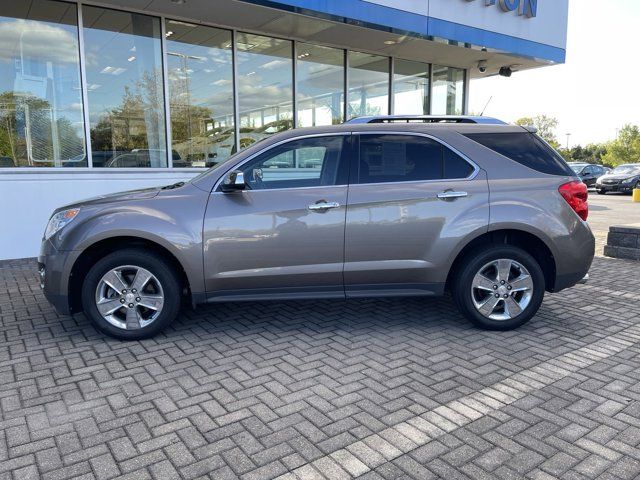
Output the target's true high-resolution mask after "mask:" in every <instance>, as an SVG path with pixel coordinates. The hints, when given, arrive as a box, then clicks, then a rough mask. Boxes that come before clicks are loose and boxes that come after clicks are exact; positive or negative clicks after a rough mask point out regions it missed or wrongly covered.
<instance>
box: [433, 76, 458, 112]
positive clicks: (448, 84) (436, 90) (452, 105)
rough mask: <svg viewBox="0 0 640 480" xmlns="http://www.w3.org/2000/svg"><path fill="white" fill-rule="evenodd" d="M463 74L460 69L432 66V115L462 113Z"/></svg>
mask: <svg viewBox="0 0 640 480" xmlns="http://www.w3.org/2000/svg"><path fill="white" fill-rule="evenodd" d="M464 77H465V72H464V70H463V69H461V68H452V67H439V66H437V65H434V66H433V92H432V95H433V100H432V105H431V113H432V114H433V115H462V114H463V113H464V82H465V79H464Z"/></svg>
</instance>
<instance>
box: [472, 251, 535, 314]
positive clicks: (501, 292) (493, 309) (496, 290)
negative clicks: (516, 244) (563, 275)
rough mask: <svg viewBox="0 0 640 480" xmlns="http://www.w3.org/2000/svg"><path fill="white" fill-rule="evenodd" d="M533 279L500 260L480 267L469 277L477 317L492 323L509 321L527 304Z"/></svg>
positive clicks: (512, 263) (516, 264) (514, 263)
mask: <svg viewBox="0 0 640 480" xmlns="http://www.w3.org/2000/svg"><path fill="white" fill-rule="evenodd" d="M532 296H533V278H532V277H531V274H530V273H529V271H528V270H527V269H526V268H525V267H524V265H522V264H521V263H519V262H517V261H515V260H511V259H506V258H501V259H498V260H493V261H491V262H489V263H487V264H486V265H484V266H483V267H482V268H481V269H480V270H479V271H478V273H476V275H475V276H474V277H473V281H472V283H471V298H472V300H473V305H474V306H475V308H476V310H478V312H480V314H481V315H482V316H484V317H486V318H489V319H491V320H496V321H506V320H511V319H513V318H515V317H517V316H518V315H520V314H521V313H522V312H523V311H524V310H525V309H526V308H527V307H528V306H529V304H530V303H531V298H532Z"/></svg>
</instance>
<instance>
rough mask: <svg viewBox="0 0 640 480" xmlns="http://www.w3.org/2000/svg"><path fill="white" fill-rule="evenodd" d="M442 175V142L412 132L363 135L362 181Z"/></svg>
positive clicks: (424, 178) (361, 142) (435, 178)
mask: <svg viewBox="0 0 640 480" xmlns="http://www.w3.org/2000/svg"><path fill="white" fill-rule="evenodd" d="M441 178H442V145H440V144H439V143H438V142H436V141H435V140H431V139H429V138H424V137H417V136H410V135H403V136H401V135H361V136H360V169H359V176H358V179H359V183H386V182H414V181H422V180H439V179H441Z"/></svg>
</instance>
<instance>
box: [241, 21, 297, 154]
mask: <svg viewBox="0 0 640 480" xmlns="http://www.w3.org/2000/svg"><path fill="white" fill-rule="evenodd" d="M237 42H238V44H237V60H238V101H239V105H240V112H239V113H240V148H245V147H248V146H249V145H251V144H253V143H255V142H256V141H258V140H260V139H262V138H264V137H266V136H269V135H272V134H274V133H277V132H282V131H284V130H289V129H290V128H293V111H292V107H293V88H292V84H293V60H292V58H291V57H292V45H291V42H290V41H289V40H280V39H277V38H271V37H263V36H260V35H251V34H248V33H238V34H237Z"/></svg>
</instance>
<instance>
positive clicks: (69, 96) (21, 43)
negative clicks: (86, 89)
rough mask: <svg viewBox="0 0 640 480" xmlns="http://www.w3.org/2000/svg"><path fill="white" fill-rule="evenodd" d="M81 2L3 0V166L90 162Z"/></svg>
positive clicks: (0, 25)
mask: <svg viewBox="0 0 640 480" xmlns="http://www.w3.org/2000/svg"><path fill="white" fill-rule="evenodd" d="M78 58H79V54H78V21H77V13H76V6H75V5H72V4H68V3H63V2H55V1H50V0H33V1H30V0H22V1H19V2H2V9H1V10H0V167H27V166H29V167H54V166H55V167H86V166H87V156H86V153H85V140H84V123H83V111H82V95H81V91H80V68H79V60H78Z"/></svg>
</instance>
